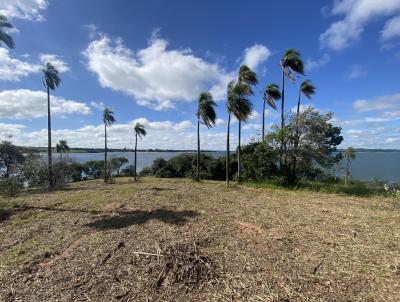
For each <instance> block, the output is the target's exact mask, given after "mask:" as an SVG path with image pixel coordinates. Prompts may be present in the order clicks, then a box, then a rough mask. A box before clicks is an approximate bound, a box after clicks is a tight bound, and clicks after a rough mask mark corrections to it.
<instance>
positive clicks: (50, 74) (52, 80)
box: [42, 63, 61, 90]
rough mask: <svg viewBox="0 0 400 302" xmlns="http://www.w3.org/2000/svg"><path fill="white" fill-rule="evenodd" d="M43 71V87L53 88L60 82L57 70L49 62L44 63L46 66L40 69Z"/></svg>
mask: <svg viewBox="0 0 400 302" xmlns="http://www.w3.org/2000/svg"><path fill="white" fill-rule="evenodd" d="M42 72H43V84H44V85H45V87H47V88H49V89H51V90H54V89H56V88H57V87H58V86H59V85H60V82H61V79H60V77H59V75H58V74H59V72H58V70H57V69H56V68H55V67H54V66H53V64H51V63H47V64H46V68H45V69H43V70H42Z"/></svg>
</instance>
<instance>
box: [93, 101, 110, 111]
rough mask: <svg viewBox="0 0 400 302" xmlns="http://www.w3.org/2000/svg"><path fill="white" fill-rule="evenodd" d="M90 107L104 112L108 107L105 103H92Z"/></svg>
mask: <svg viewBox="0 0 400 302" xmlns="http://www.w3.org/2000/svg"><path fill="white" fill-rule="evenodd" d="M90 106H92V107H93V108H95V109H97V110H100V111H103V110H104V108H106V105H105V104H104V103H103V102H93V101H92V102H90Z"/></svg>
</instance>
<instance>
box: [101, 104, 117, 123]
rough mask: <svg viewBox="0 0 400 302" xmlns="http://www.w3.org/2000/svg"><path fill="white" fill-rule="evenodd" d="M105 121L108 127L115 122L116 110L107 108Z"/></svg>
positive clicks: (104, 114) (104, 115) (104, 116)
mask: <svg viewBox="0 0 400 302" xmlns="http://www.w3.org/2000/svg"><path fill="white" fill-rule="evenodd" d="M103 123H104V124H105V125H106V127H110V126H111V125H112V124H113V123H115V118H114V112H113V111H112V110H111V109H110V108H105V109H104V111H103Z"/></svg>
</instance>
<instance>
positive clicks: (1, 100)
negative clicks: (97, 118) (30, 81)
mask: <svg viewBox="0 0 400 302" xmlns="http://www.w3.org/2000/svg"><path fill="white" fill-rule="evenodd" d="M51 110H52V113H53V114H55V115H56V116H65V115H67V114H73V113H78V114H84V115H86V114H89V113H90V108H89V107H88V106H87V105H86V104H85V103H82V102H77V101H72V100H67V99H64V98H62V97H57V96H52V99H51ZM44 116H47V94H46V93H45V92H44V91H33V90H29V89H17V90H5V91H2V92H0V117H1V118H9V119H33V118H40V117H44Z"/></svg>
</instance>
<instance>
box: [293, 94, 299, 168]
mask: <svg viewBox="0 0 400 302" xmlns="http://www.w3.org/2000/svg"><path fill="white" fill-rule="evenodd" d="M300 99H301V91H300V89H299V100H298V101H297V114H296V135H295V140H296V141H295V143H294V155H293V176H296V165H297V148H298V146H299V139H300V137H299V116H300Z"/></svg>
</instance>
